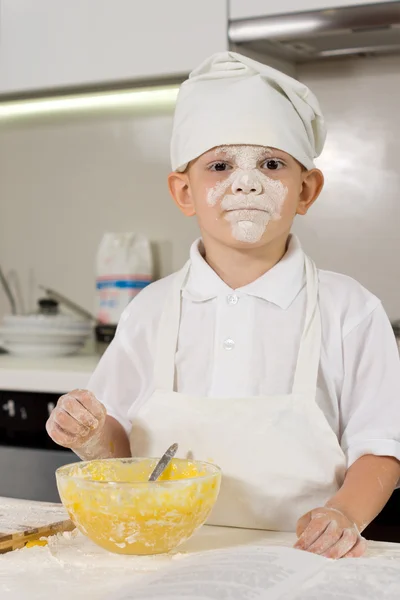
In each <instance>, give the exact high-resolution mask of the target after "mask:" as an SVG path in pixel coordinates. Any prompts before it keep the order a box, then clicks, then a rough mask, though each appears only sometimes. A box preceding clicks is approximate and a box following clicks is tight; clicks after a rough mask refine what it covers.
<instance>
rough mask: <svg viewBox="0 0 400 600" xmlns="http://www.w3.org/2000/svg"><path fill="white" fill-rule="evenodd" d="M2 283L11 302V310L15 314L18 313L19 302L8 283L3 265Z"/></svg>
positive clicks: (0, 280) (0, 281) (0, 278)
mask: <svg viewBox="0 0 400 600" xmlns="http://www.w3.org/2000/svg"><path fill="white" fill-rule="evenodd" d="M0 283H1V285H2V286H3V289H4V292H5V294H6V296H7V298H8V301H9V303H10V306H11V312H12V314H13V315H16V314H17V303H16V301H15V298H14V294H13V293H12V291H11V288H10V286H9V284H8V281H7V278H6V276H5V275H4V273H3V271H2V270H1V267H0Z"/></svg>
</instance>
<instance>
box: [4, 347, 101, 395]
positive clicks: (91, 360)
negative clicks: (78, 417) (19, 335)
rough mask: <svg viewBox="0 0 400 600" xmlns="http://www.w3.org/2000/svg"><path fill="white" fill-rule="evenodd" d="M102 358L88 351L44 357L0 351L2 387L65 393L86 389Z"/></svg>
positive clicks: (12, 389) (14, 389)
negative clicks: (24, 355) (24, 356)
mask: <svg viewBox="0 0 400 600" xmlns="http://www.w3.org/2000/svg"><path fill="white" fill-rule="evenodd" d="M99 359H100V357H99V355H97V354H87V353H82V354H77V355H75V356H67V357H60V358H41V359H35V358H20V357H16V356H11V355H9V354H0V390H8V391H28V392H52V393H56V394H58V393H59V394H63V393H65V392H68V391H70V390H73V389H75V388H85V387H86V386H87V384H88V381H89V379H90V376H91V374H92V373H93V371H94V369H95V368H96V365H97V363H98V362H99Z"/></svg>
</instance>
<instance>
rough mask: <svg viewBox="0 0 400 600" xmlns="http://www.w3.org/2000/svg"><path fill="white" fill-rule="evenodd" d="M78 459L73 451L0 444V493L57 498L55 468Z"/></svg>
mask: <svg viewBox="0 0 400 600" xmlns="http://www.w3.org/2000/svg"><path fill="white" fill-rule="evenodd" d="M78 460H79V459H78V457H77V456H76V455H75V454H73V452H67V451H61V450H60V451H58V450H38V449H33V448H15V447H12V446H0V496H6V497H8V498H22V499H25V500H41V501H44V502H60V497H59V495H58V491H57V485H56V478H55V471H56V469H58V467H61V466H62V465H66V464H68V463H72V462H77V461H78Z"/></svg>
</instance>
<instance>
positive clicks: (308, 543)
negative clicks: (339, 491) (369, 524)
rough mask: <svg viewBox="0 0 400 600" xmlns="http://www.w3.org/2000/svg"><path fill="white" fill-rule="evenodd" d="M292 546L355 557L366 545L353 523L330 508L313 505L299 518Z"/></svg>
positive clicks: (315, 551)
mask: <svg viewBox="0 0 400 600" xmlns="http://www.w3.org/2000/svg"><path fill="white" fill-rule="evenodd" d="M296 533H297V537H298V538H299V539H298V540H297V542H296V544H295V546H294V547H295V548H298V549H299V550H307V551H308V552H312V553H314V554H321V555H322V556H325V557H326V558H342V557H344V556H346V557H351V558H355V557H359V556H362V554H364V552H365V550H366V548H367V542H366V540H365V539H364V538H363V537H361V535H360V532H359V531H358V529H357V526H356V524H355V523H353V522H352V521H351V520H350V519H349V518H348V517H346V515H344V514H343V513H341V512H340V511H339V510H336V509H334V508H327V507H323V508H316V509H314V510H312V511H310V512H309V513H307V514H306V515H304V516H303V517H301V519H299V521H298V523H297V531H296Z"/></svg>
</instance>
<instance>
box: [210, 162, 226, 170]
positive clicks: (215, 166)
mask: <svg viewBox="0 0 400 600" xmlns="http://www.w3.org/2000/svg"><path fill="white" fill-rule="evenodd" d="M209 168H210V171H228V170H229V169H230V168H231V167H230V165H228V163H226V162H223V161H220V162H215V163H213V164H212V165H210V167H209Z"/></svg>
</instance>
